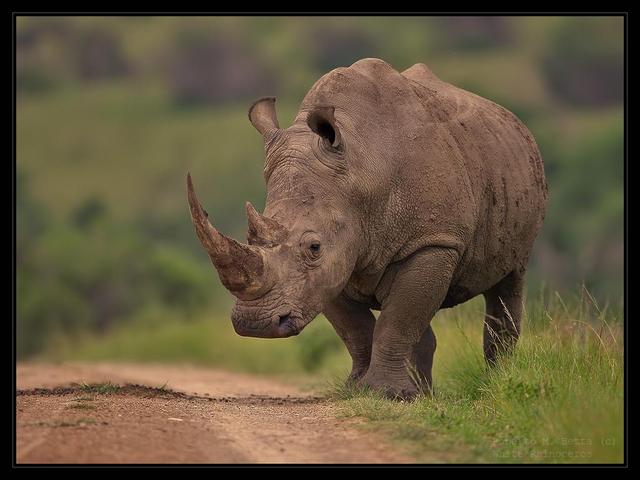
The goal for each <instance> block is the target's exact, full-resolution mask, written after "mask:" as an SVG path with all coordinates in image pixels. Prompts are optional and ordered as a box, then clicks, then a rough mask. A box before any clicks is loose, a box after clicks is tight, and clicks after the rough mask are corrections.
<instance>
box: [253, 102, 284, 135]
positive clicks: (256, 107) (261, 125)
mask: <svg viewBox="0 0 640 480" xmlns="http://www.w3.org/2000/svg"><path fill="white" fill-rule="evenodd" d="M249 120H250V121H251V124H252V125H253V126H254V127H256V130H258V131H259V132H260V133H261V134H262V136H264V135H265V134H266V133H267V132H269V131H270V130H274V129H278V128H280V125H279V124H278V116H277V115H276V97H263V98H261V99H259V100H256V101H255V102H253V105H251V107H249Z"/></svg>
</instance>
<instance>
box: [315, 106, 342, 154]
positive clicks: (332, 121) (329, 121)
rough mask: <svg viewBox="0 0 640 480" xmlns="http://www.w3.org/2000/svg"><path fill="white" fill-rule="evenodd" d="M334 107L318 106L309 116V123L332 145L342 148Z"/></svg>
mask: <svg viewBox="0 0 640 480" xmlns="http://www.w3.org/2000/svg"><path fill="white" fill-rule="evenodd" d="M334 114H335V108H334V107H316V108H314V109H313V110H312V111H311V112H309V115H308V116H307V125H309V128H310V129H311V130H313V131H314V132H315V133H316V134H318V135H319V136H321V137H322V138H323V139H324V140H325V141H326V142H327V143H328V144H329V145H331V147H333V148H336V149H340V148H341V145H342V138H341V136H340V130H339V129H338V126H337V125H336V118H335V115H334Z"/></svg>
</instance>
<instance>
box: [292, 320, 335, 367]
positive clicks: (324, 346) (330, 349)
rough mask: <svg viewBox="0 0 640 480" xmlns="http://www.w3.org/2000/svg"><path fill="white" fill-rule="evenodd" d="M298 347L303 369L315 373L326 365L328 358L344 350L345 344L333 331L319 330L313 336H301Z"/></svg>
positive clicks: (327, 329)
mask: <svg viewBox="0 0 640 480" xmlns="http://www.w3.org/2000/svg"><path fill="white" fill-rule="evenodd" d="M317 321H318V320H316V322H317ZM298 347H299V355H298V356H299V358H300V362H301V363H302V367H303V368H304V370H305V371H307V372H313V371H315V370H317V369H318V368H319V367H320V366H322V365H323V364H324V362H325V360H326V358H327V357H329V356H330V355H332V354H334V353H335V352H336V351H338V350H339V349H340V348H343V344H342V341H341V340H340V338H339V337H338V335H337V334H336V333H335V332H334V331H333V329H331V328H323V329H321V328H318V329H314V333H313V335H300V337H299V339H298Z"/></svg>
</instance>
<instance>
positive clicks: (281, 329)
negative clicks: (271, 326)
mask: <svg viewBox="0 0 640 480" xmlns="http://www.w3.org/2000/svg"><path fill="white" fill-rule="evenodd" d="M303 328H304V322H303V320H302V318H299V317H292V316H291V314H286V315H283V316H280V318H279V319H278V333H279V334H280V336H281V337H282V338H285V337H292V336H295V335H298V334H299V333H300V332H301V331H302V329H303Z"/></svg>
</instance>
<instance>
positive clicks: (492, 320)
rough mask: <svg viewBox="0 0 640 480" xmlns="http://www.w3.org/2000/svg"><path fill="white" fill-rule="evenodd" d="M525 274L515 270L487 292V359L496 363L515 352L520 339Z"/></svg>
mask: <svg viewBox="0 0 640 480" xmlns="http://www.w3.org/2000/svg"><path fill="white" fill-rule="evenodd" d="M523 285H524V281H523V273H520V272H517V271H513V272H511V273H509V274H508V275H507V276H506V277H505V278H503V279H502V280H501V281H500V282H498V283H497V284H496V285H494V286H493V287H492V288H491V289H489V290H488V291H486V292H485V293H484V298H485V303H486V313H485V317H484V335H483V346H484V358H485V360H486V362H487V363H488V364H489V365H493V364H495V362H496V360H497V359H498V357H499V356H500V355H501V354H504V353H509V352H511V351H512V350H513V347H514V346H515V344H516V342H517V341H518V337H519V336H520V317H521V316H522V292H523Z"/></svg>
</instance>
